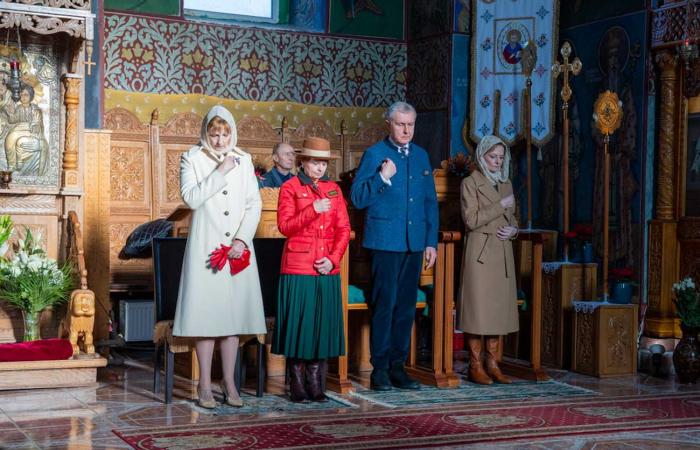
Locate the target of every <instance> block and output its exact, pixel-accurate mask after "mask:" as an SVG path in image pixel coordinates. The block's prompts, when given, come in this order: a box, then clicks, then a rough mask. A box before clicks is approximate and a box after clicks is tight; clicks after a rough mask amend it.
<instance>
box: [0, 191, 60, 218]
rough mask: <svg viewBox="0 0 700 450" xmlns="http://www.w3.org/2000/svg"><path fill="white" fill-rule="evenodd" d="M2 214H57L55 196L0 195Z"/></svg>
mask: <svg viewBox="0 0 700 450" xmlns="http://www.w3.org/2000/svg"><path fill="white" fill-rule="evenodd" d="M0 211H1V212H2V214H42V215H49V214H57V212H58V211H57V208H56V197H55V196H53V195H26V196H25V195H22V196H13V195H2V196H0Z"/></svg>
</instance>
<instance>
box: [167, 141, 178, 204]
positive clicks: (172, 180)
mask: <svg viewBox="0 0 700 450" xmlns="http://www.w3.org/2000/svg"><path fill="white" fill-rule="evenodd" d="M181 155H182V152H180V151H176V150H169V151H167V152H166V157H165V190H166V197H167V199H168V201H169V202H180V201H182V196H181V195H180V156H181Z"/></svg>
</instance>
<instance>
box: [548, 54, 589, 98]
mask: <svg viewBox="0 0 700 450" xmlns="http://www.w3.org/2000/svg"><path fill="white" fill-rule="evenodd" d="M559 53H561V56H562V58H564V62H562V63H561V64H559V63H558V62H557V63H555V64H553V65H552V74H553V75H554V78H557V77H558V76H559V74H562V76H563V81H564V87H562V88H561V99H562V102H563V106H562V108H563V109H567V108H568V107H569V99H571V87H569V73H571V74H572V75H573V76H576V75H578V74H579V72H581V67H583V64H581V60H580V59H578V58H574V60H573V61H572V62H571V63H569V56H571V45H570V44H569V43H568V42H564V45H562V46H561V50H560V51H559Z"/></svg>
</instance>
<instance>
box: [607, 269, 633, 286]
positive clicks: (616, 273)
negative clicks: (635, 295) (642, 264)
mask: <svg viewBox="0 0 700 450" xmlns="http://www.w3.org/2000/svg"><path fill="white" fill-rule="evenodd" d="M608 275H609V276H610V279H611V280H613V281H615V282H617V283H630V284H634V282H635V281H634V278H633V277H634V269H632V268H631V267H616V268H613V269H610V270H609V271H608Z"/></svg>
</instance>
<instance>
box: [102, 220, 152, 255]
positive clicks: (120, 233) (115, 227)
mask: <svg viewBox="0 0 700 450" xmlns="http://www.w3.org/2000/svg"><path fill="white" fill-rule="evenodd" d="M137 226H139V223H110V224H109V260H110V263H111V264H112V265H118V266H147V265H149V264H150V261H149V260H147V259H128V260H122V259H119V252H120V251H121V250H122V248H123V247H124V244H125V243H126V238H127V237H129V235H130V234H131V232H132V231H134V228H136V227H137Z"/></svg>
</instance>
